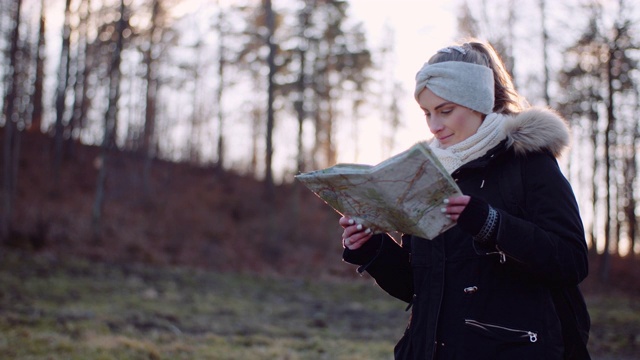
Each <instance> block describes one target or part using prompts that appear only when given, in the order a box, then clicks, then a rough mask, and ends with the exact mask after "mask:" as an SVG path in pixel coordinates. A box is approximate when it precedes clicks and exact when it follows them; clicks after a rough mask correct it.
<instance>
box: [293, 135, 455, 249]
mask: <svg viewBox="0 0 640 360" xmlns="http://www.w3.org/2000/svg"><path fill="white" fill-rule="evenodd" d="M295 178H296V179H297V180H298V181H300V182H302V183H303V184H304V185H305V186H306V187H307V188H309V189H310V190H311V191H313V192H314V193H315V194H316V195H317V196H318V197H320V198H321V199H322V200H323V201H324V202H326V203H327V204H328V205H330V206H331V207H333V209H334V210H336V211H337V212H338V213H339V214H341V215H346V216H350V217H351V218H353V219H354V220H355V221H356V222H357V223H358V224H362V225H363V226H365V227H367V228H369V229H371V230H372V231H373V232H374V233H384V232H391V231H399V232H401V233H404V234H412V235H416V236H419V237H422V238H425V239H433V238H434V237H436V236H437V235H438V234H440V233H442V232H444V231H445V230H447V229H449V228H451V227H452V226H453V225H454V223H453V222H452V221H451V220H449V219H447V218H446V217H445V216H444V215H443V214H442V212H441V211H440V209H441V208H442V206H443V201H444V199H445V198H448V197H450V196H454V195H461V194H462V193H461V192H460V189H459V188H458V186H457V184H456V183H455V181H454V180H453V179H452V178H451V176H450V175H449V173H448V172H447V171H446V170H445V169H444V167H443V166H442V164H440V162H439V161H438V159H437V158H436V157H435V155H434V154H433V152H432V151H431V149H430V148H429V145H428V144H427V143H426V142H419V143H417V144H415V145H413V146H412V147H411V148H409V149H408V150H405V151H403V152H401V153H400V154H397V155H395V156H393V157H391V158H389V159H387V160H385V161H383V162H381V163H379V164H377V165H362V164H337V165H335V166H332V167H329V168H326V169H323V170H316V171H311V172H307V173H303V174H300V175H297V176H296V177H295Z"/></svg>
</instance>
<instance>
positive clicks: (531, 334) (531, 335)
mask: <svg viewBox="0 0 640 360" xmlns="http://www.w3.org/2000/svg"><path fill="white" fill-rule="evenodd" d="M464 323H465V325H470V326H475V327H477V328H480V329H483V330H486V331H490V329H499V330H505V331H509V332H513V333H517V334H522V335H520V337H527V336H528V337H529V341H530V342H532V343H534V342H536V341H538V333H536V332H533V331H529V330H519V329H512V328H508V327H505V326H499V325H492V324H487V323H482V322H479V321H476V320H470V319H465V320H464Z"/></svg>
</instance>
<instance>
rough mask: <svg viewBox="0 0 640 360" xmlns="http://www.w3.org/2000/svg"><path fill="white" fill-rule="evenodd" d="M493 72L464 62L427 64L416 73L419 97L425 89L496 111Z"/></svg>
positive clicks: (485, 111) (475, 107)
mask: <svg viewBox="0 0 640 360" xmlns="http://www.w3.org/2000/svg"><path fill="white" fill-rule="evenodd" d="M493 86H494V85H493V71H492V70H491V69H490V68H489V67H487V66H483V65H477V64H472V63H468V62H463V61H444V62H439V63H435V64H428V63H426V64H424V65H423V66H422V69H420V71H418V73H417V74H416V90H415V94H414V96H415V98H416V100H418V95H419V94H420V92H421V91H422V90H423V89H424V88H425V87H427V88H429V90H431V91H433V93H434V94H436V95H437V96H439V97H441V98H443V99H445V100H448V101H451V102H454V103H456V104H458V105H462V106H464V107H467V108H469V109H471V110H475V111H478V112H480V113H482V114H489V113H491V112H492V111H493V105H494V101H495V99H494V88H493Z"/></svg>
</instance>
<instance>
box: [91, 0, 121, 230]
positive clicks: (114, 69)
mask: <svg viewBox="0 0 640 360" xmlns="http://www.w3.org/2000/svg"><path fill="white" fill-rule="evenodd" d="M124 1H125V0H120V19H119V20H118V22H117V29H116V37H117V38H116V46H115V48H114V50H113V52H112V53H111V62H110V66H109V98H108V102H109V103H108V105H107V110H106V113H105V116H104V135H103V136H104V137H103V139H102V145H101V152H100V165H101V166H100V170H99V172H98V181H97V186H96V197H95V201H94V203H93V213H92V214H93V216H92V226H93V235H94V241H95V242H97V241H99V239H100V233H101V227H102V209H103V206H104V201H105V185H106V179H107V168H108V156H107V155H108V152H109V150H110V148H111V145H112V143H113V142H114V141H115V134H114V132H115V128H116V126H115V124H116V121H117V115H118V99H119V98H120V63H121V62H122V57H121V53H122V48H123V42H124V40H123V32H124V30H125V29H126V26H127V19H126V14H125V5H124Z"/></svg>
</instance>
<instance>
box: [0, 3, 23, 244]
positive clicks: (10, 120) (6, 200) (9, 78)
mask: <svg viewBox="0 0 640 360" xmlns="http://www.w3.org/2000/svg"><path fill="white" fill-rule="evenodd" d="M15 6H16V7H15V12H14V14H15V15H14V23H13V27H12V29H11V38H10V41H11V43H10V48H9V69H10V70H11V71H7V72H6V73H5V82H6V84H7V85H6V86H7V87H6V89H7V94H6V95H5V98H4V118H5V126H4V146H3V153H4V156H3V179H2V181H3V184H2V207H3V211H2V214H1V215H0V220H1V224H0V239H1V240H3V241H6V240H7V238H8V236H9V232H10V230H11V218H12V215H13V197H14V189H15V183H14V180H15V179H16V174H14V171H15V170H16V168H15V164H16V163H17V159H16V156H17V155H18V151H16V150H17V146H18V144H19V142H18V130H17V127H16V121H17V116H16V112H17V108H16V101H17V98H18V85H19V84H18V76H19V71H18V64H17V62H18V55H19V52H20V50H19V48H18V42H19V38H20V18H21V14H22V0H18V1H17V2H16V5H15Z"/></svg>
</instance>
